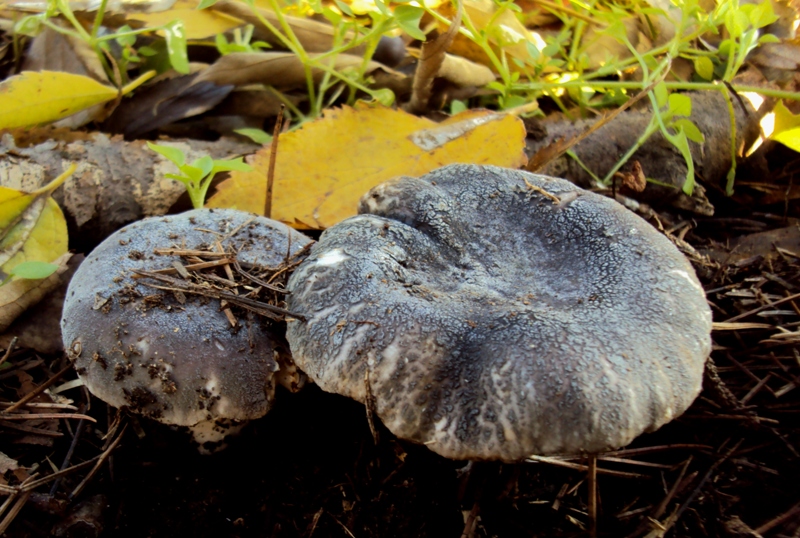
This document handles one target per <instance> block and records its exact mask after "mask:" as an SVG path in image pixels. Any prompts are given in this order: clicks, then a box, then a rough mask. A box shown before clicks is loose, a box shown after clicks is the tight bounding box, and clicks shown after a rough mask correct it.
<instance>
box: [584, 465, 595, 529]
mask: <svg viewBox="0 0 800 538" xmlns="http://www.w3.org/2000/svg"><path fill="white" fill-rule="evenodd" d="M586 476H587V480H586V485H587V486H588V489H589V492H588V493H589V502H588V505H589V536H591V537H592V538H595V537H596V536H597V454H589V470H588V472H587V473H586Z"/></svg>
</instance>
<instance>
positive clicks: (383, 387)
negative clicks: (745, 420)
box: [287, 165, 711, 461]
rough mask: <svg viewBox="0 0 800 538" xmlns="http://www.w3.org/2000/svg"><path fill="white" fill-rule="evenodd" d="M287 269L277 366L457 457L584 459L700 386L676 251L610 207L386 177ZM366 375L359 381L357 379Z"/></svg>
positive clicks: (707, 319)
mask: <svg viewBox="0 0 800 538" xmlns="http://www.w3.org/2000/svg"><path fill="white" fill-rule="evenodd" d="M360 212H361V213H365V212H369V213H371V214H369V215H361V216H358V217H354V218H352V219H348V220H347V221H344V222H343V223H340V224H338V225H336V226H334V227H333V228H330V229H329V230H328V231H326V232H325V233H324V234H323V236H322V237H321V239H320V242H319V243H318V244H317V245H316V246H315V248H314V249H313V250H312V254H311V256H310V257H309V258H308V259H307V260H306V261H305V262H304V263H303V264H302V265H301V266H300V267H299V268H298V269H297V271H296V272H295V274H294V275H293V276H292V278H291V280H290V282H289V287H290V289H291V291H292V293H291V295H290V296H289V300H288V303H289V307H290V309H293V310H295V311H298V312H299V313H301V314H303V315H304V316H306V317H307V318H308V319H307V321H306V322H292V323H290V324H289V328H288V333H287V338H288V339H289V342H290V345H291V347H292V353H293V355H294V357H295V360H296V361H297V363H298V364H299V365H300V367H301V368H303V369H304V370H305V371H306V373H308V374H309V376H310V377H311V378H312V379H314V381H315V382H317V383H318V384H319V385H320V386H321V387H322V388H323V389H324V390H327V391H329V392H337V393H341V394H345V395H347V396H350V397H352V398H355V399H357V400H359V401H362V402H363V401H365V400H366V396H367V390H370V391H371V392H372V394H373V395H374V397H375V405H376V410H377V413H378V415H379V416H380V418H381V419H382V420H383V422H384V423H385V424H386V425H387V427H388V428H389V429H390V430H391V431H392V432H393V433H395V434H396V435H398V436H399V437H402V438H407V439H411V440H413V441H417V442H420V443H425V444H427V445H428V447H429V448H431V449H432V450H434V451H435V452H438V453H440V454H442V455H445V456H448V457H452V458H458V459H501V460H506V461H514V460H519V459H522V458H524V457H525V456H527V455H530V454H561V453H579V452H599V451H602V450H605V449H609V448H616V447H619V446H623V445H625V444H628V443H629V442H630V441H631V440H632V439H633V438H634V437H636V436H637V435H639V434H640V433H642V432H644V431H651V430H654V429H656V428H658V427H659V426H661V425H662V424H664V423H666V422H668V421H669V420H671V419H672V418H674V417H675V416H677V415H679V414H680V413H682V412H683V411H684V410H685V409H686V408H687V407H688V406H689V405H690V404H691V402H692V401H693V400H694V398H695V397H696V396H697V394H698V393H699V391H700V385H701V380H702V371H703V364H704V362H705V359H706V357H707V356H708V353H709V351H710V336H709V335H710V331H711V314H710V310H709V308H708V305H707V303H706V301H705V297H704V294H703V291H702V288H701V287H700V284H699V283H698V281H697V278H696V277H695V275H694V272H693V270H692V268H691V266H690V265H689V263H688V262H687V261H686V259H685V258H684V257H683V256H682V255H681V254H680V253H679V252H678V250H677V249H676V248H675V247H674V246H673V245H672V244H671V243H670V242H669V240H667V239H666V238H665V237H663V236H661V235H660V234H658V233H657V232H656V231H655V230H654V229H653V228H652V227H651V226H650V225H648V224H647V223H646V222H644V221H643V220H642V219H640V218H639V217H637V216H635V215H634V214H632V213H630V212H629V211H627V210H626V209H624V208H623V207H622V206H620V205H619V204H617V203H616V202H614V201H612V200H610V199H607V198H604V197H601V196H598V195H595V194H592V193H589V192H587V191H583V190H581V189H579V188H577V187H575V186H574V185H572V184H570V183H568V182H566V181H564V180H559V179H553V178H547V177H544V176H537V175H533V174H527V173H524V172H518V171H512V170H505V169H500V168H495V167H479V166H472V165H455V166H450V167H445V168H443V169H440V170H438V171H436V172H433V173H431V174H429V175H427V176H424V177H423V178H420V179H413V178H401V179H399V180H395V181H393V182H389V183H387V184H384V185H382V186H379V187H377V188H376V189H374V190H373V191H371V193H369V194H368V195H366V196H365V197H364V198H363V199H362V205H361V208H360ZM365 380H366V381H365Z"/></svg>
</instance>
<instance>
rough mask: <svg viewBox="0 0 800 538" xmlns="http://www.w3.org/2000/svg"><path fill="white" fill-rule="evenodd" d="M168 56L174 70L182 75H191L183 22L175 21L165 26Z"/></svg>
mask: <svg viewBox="0 0 800 538" xmlns="http://www.w3.org/2000/svg"><path fill="white" fill-rule="evenodd" d="M164 37H165V40H166V42H167V54H169V63H170V64H171V65H172V68H173V69H174V70H175V71H177V72H178V73H181V74H182V75H188V74H189V57H188V55H187V53H186V31H185V29H184V27H183V21H180V20H174V21H172V22H171V23H169V24H167V25H166V26H164Z"/></svg>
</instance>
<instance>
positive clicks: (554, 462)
mask: <svg viewBox="0 0 800 538" xmlns="http://www.w3.org/2000/svg"><path fill="white" fill-rule="evenodd" d="M525 461H527V462H530V463H548V464H550V465H556V466H558V467H566V468H567V469H572V470H573V471H582V472H584V473H585V472H586V471H588V470H589V468H588V467H587V466H586V465H580V464H578V463H572V462H569V461H564V460H560V459H557V458H550V457H547V456H528V457H527V458H525ZM597 473H598V474H607V475H609V476H618V477H621V478H650V477H649V476H647V475H644V474H638V473H627V472H624V471H614V470H611V469H603V468H602V467H598V468H597Z"/></svg>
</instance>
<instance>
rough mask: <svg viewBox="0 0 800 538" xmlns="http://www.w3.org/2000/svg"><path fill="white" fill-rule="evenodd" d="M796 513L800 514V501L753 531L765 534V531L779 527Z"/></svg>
mask: <svg viewBox="0 0 800 538" xmlns="http://www.w3.org/2000/svg"><path fill="white" fill-rule="evenodd" d="M796 514H800V503H797V504H795V505H794V506H792V507H791V508H789V509H788V510H787V511H786V512H784V513H783V514H781V515H779V516H778V517H776V518H773V519H771V520H770V521H767V522H766V523H764V524H763V525H761V526H760V527H759V528H757V529H756V530H755V531H753V532H754V533H755V534H756V535H758V534H764V533H765V532H767V531H770V530H772V529H773V528H775V527H777V526H778V525H780V524H781V523H783V522H784V521H786V520H787V519H789V518H791V517H793V516H794V515H796ZM795 536H796V535H795Z"/></svg>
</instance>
